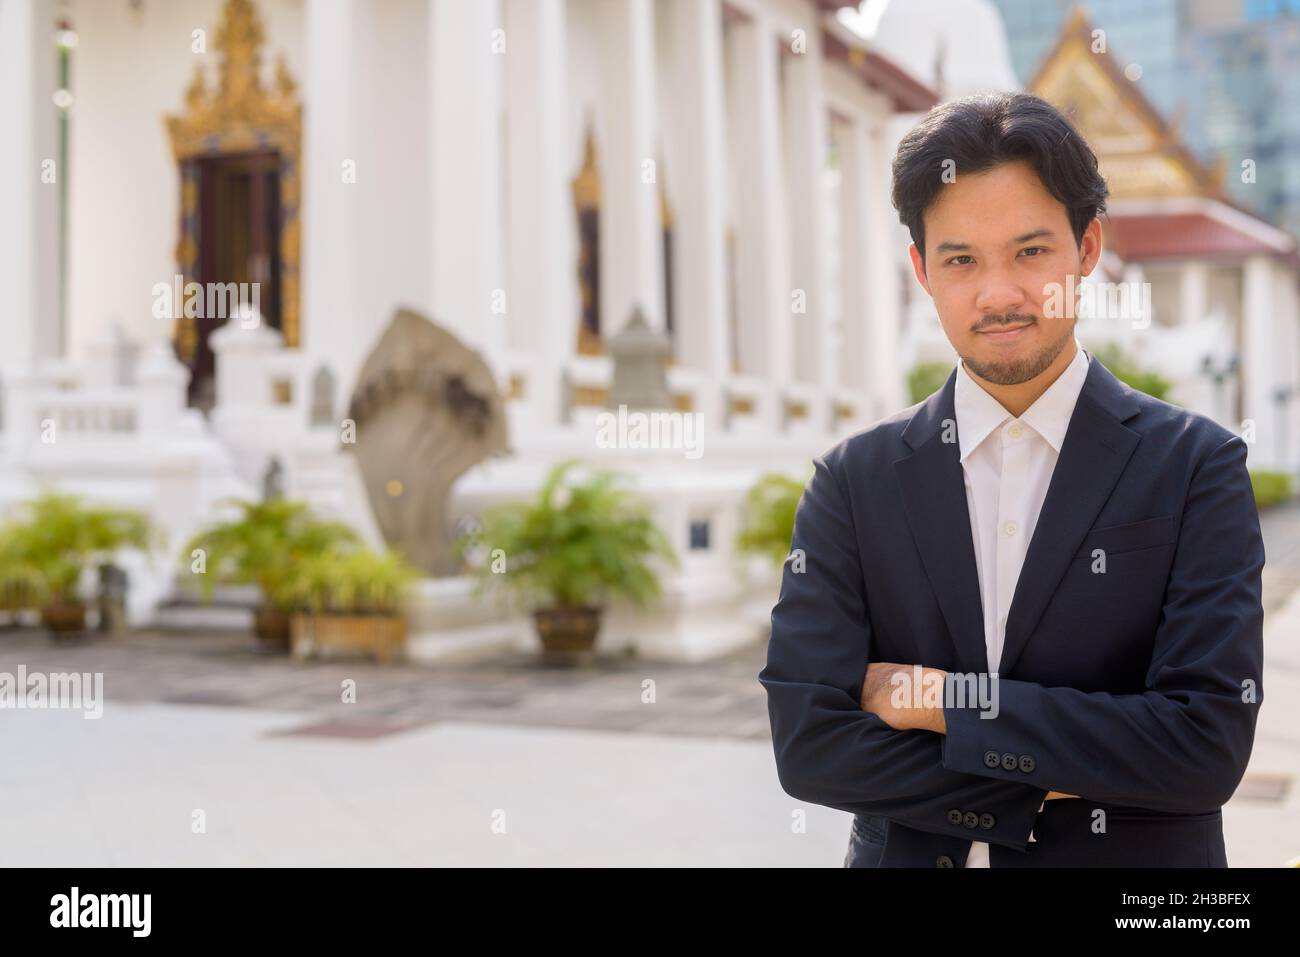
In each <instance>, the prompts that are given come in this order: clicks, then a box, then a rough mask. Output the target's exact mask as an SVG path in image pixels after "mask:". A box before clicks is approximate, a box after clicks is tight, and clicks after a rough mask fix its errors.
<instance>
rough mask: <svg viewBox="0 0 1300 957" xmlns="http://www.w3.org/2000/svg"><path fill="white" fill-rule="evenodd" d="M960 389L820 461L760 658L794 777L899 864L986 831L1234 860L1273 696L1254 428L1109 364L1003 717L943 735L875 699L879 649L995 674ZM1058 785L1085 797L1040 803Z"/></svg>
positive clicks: (1006, 691)
mask: <svg viewBox="0 0 1300 957" xmlns="http://www.w3.org/2000/svg"><path fill="white" fill-rule="evenodd" d="M955 381H956V369H955V367H954V370H953V373H952V374H951V375H949V377H948V381H947V382H946V383H945V384H944V386H943V388H942V389H940V390H939V391H938V392H936V393H935V394H934V395H932V396H930V398H928V399H926V400H925V401H923V402H921V403H918V404H917V405H915V406H912V407H911V408H909V409H906V410H904V411H903V412H900V413H898V414H897V415H894V416H892V417H890V418H887V419H885V420H883V421H881V422H878V423H876V424H874V425H872V426H870V427H868V428H866V429H864V430H862V431H860V432H857V433H856V434H854V435H852V436H850V437H849V438H847V439H845V440H843V441H842V442H840V443H839V444H838V445H836V446H835V447H834V448H832V449H830V450H829V451H828V452H826V453H825V454H823V455H822V456H820V457H819V458H817V459H815V460H814V463H813V464H814V472H813V476H812V478H811V479H810V480H809V481H808V484H807V486H806V488H805V489H804V492H803V495H802V497H801V499H800V502H799V506H798V509H797V511H796V514H795V523H794V537H793V541H792V543H791V545H792V548H791V556H790V557H789V558H788V559H787V560H786V563H785V569H784V572H783V575H782V581H781V592H780V598H779V599H778V601H777V603H776V606H775V607H774V608H773V610H772V634H771V639H770V642H769V646H768V656H767V663H766V665H765V667H764V668H763V670H762V671H761V672H760V674H759V676H758V679H759V681H760V682H761V683H762V685H763V686H764V688H765V689H766V691H767V695H768V713H769V717H770V719H771V726H772V742H773V748H774V751H775V755H776V767H777V772H778V777H779V779H780V782H781V786H782V787H783V788H784V790H785V791H786V792H787V793H788V794H790V795H792V796H793V797H796V798H798V799H800V800H802V801H807V802H809V803H813V804H820V805H824V806H827V807H833V808H836V809H839V810H842V811H848V812H851V813H853V814H854V815H856V818H855V821H854V827H853V831H852V834H853V836H852V840H853V841H854V842H875V843H876V844H878V845H880V844H883V847H879V846H877V847H875V848H872V849H871V850H872V851H873V853H871V854H863V855H858V856H859V857H862V858H868V859H872V860H873V863H874V861H875V860H878V866H881V867H888V866H923V867H935V866H939V867H962V866H964V865H965V863H966V857H967V854H968V852H969V850H970V845H971V841H972V840H980V841H986V842H988V844H989V860H990V864H991V866H993V867H995V868H996V867H1016V866H1021V867H1043V866H1166V867H1167V866H1226V863H1227V862H1226V855H1225V851H1224V845H1223V822H1222V815H1221V812H1220V808H1221V807H1222V805H1223V804H1224V803H1225V802H1227V800H1228V799H1229V798H1230V797H1231V796H1232V793H1233V791H1234V790H1235V789H1236V787H1237V784H1238V783H1239V781H1240V780H1241V777H1242V775H1243V774H1244V772H1245V769H1246V764H1247V760H1248V759H1249V757H1250V751H1251V745H1252V742H1253V739H1254V733H1255V722H1256V718H1257V715H1258V710H1259V707H1260V703H1261V702H1262V700H1263V687H1262V682H1261V669H1262V661H1263V635H1262V630H1263V614H1264V613H1263V607H1262V604H1261V601H1260V572H1261V569H1262V567H1263V564H1264V547H1263V541H1262V539H1261V537H1260V530H1259V517H1258V513H1257V511H1256V507H1255V500H1254V496H1253V494H1252V491H1251V484H1250V478H1249V475H1248V474H1247V471H1246V445H1245V443H1244V441H1243V440H1242V439H1241V438H1240V437H1238V436H1236V435H1234V434H1233V433H1231V432H1229V431H1228V430H1226V429H1224V428H1222V427H1221V426H1219V425H1218V424H1216V423H1215V422H1213V421H1212V420H1210V419H1208V418H1206V417H1204V416H1200V415H1197V414H1194V413H1191V412H1188V411H1186V410H1184V409H1180V408H1177V407H1175V406H1172V405H1169V404H1167V403H1165V402H1161V401H1158V400H1156V399H1154V398H1152V397H1150V396H1147V395H1145V394H1143V393H1140V392H1137V391H1135V390H1133V389H1130V388H1129V387H1128V386H1126V385H1124V384H1123V383H1121V382H1120V381H1119V380H1117V379H1116V378H1115V377H1114V376H1113V375H1112V374H1111V373H1110V372H1109V371H1108V370H1107V369H1106V368H1105V367H1104V366H1103V365H1101V363H1100V362H1098V361H1097V360H1096V359H1095V358H1094V359H1090V362H1089V369H1088V375H1087V379H1086V381H1085V383H1084V386H1083V390H1082V392H1081V393H1080V395H1079V399H1078V402H1077V404H1076V406H1075V410H1074V414H1073V416H1072V418H1071V419H1070V425H1069V428H1068V431H1067V432H1066V436H1065V440H1064V443H1063V445H1062V448H1061V452H1060V457H1059V459H1058V461H1057V464H1056V468H1055V471H1054V472H1053V474H1052V480H1051V484H1050V486H1049V488H1048V491H1047V497H1046V499H1045V500H1044V503H1043V507H1042V511H1041V512H1040V514H1039V518H1038V522H1037V525H1036V527H1035V530H1034V533H1033V538H1032V539H1031V541H1030V544H1029V550H1028V553H1027V555H1026V559H1025V563H1024V567H1023V570H1022V571H1021V574H1020V578H1019V581H1018V582H1017V585H1016V589H1015V593H1014V596H1013V600H1012V605H1011V609H1010V612H1009V615H1008V619H1007V624H1006V637H1005V645H1004V648H1003V652H1002V659H1001V661H1000V667H999V669H998V673H999V679H998V681H997V684H996V693H997V695H998V698H997V703H998V714H997V716H996V717H995V718H992V719H990V718H986V717H981V716H980V711H979V710H978V709H976V708H974V707H956V706H954V703H953V702H951V701H945V705H944V716H945V720H946V722H947V733H946V734H938V733H936V732H932V731H919V730H907V731H896V730H894V729H892V728H890V727H889V726H888V725H887V724H886V723H885V722H884V721H883V720H882V719H881V718H880V717H878V716H877V715H875V714H872V713H870V712H867V711H864V710H862V707H861V705H860V698H861V690H862V684H863V680H864V673H865V670H866V666H867V663H868V662H870V661H894V662H903V663H908V664H918V665H923V666H926V667H934V668H942V669H944V670H946V671H949V672H955V673H963V674H971V673H982V672H987V670H988V662H987V655H986V651H985V643H984V624H983V612H982V609H981V597H980V590H979V580H978V574H977V570H976V562H975V550H974V545H973V544H972V540H971V532H970V520H969V517H968V513H967V508H966V493H965V485H964V479H963V474H962V467H961V463H960V461H959V455H960V453H959V450H958V444H957V441H956V415H955V413H954V408H953V389H954V385H955ZM1098 549H1100V550H1101V551H1097V550H1098ZM1099 557H1100V558H1101V559H1103V560H1102V561H1099V560H1098V559H1099ZM1103 568H1104V571H1101V570H1099V569H1103ZM1049 790H1055V791H1061V792H1063V793H1066V794H1074V795H1078V799H1059V800H1052V801H1048V802H1047V803H1046V806H1045V807H1044V810H1043V813H1042V814H1040V813H1039V806H1040V804H1041V803H1042V801H1043V799H1044V797H1045V796H1046V794H1047V792H1048V791H1049ZM1031 831H1032V832H1033V836H1034V841H1033V842H1030V840H1029V838H1030V834H1031ZM854 856H855V855H854V854H853V853H852V851H851V852H850V859H852V858H853V857H854Z"/></svg>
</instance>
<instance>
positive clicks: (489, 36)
mask: <svg viewBox="0 0 1300 957" xmlns="http://www.w3.org/2000/svg"><path fill="white" fill-rule="evenodd" d="M502 26H503V25H502V21H501V12H500V6H499V4H498V3H497V2H496V0H429V31H430V36H429V58H428V68H429V83H430V84H431V86H430V90H429V102H430V109H431V113H430V117H429V125H430V129H429V162H430V164H431V166H432V169H431V176H430V183H431V184H432V189H431V194H432V203H431V205H432V209H431V210H430V215H431V222H432V230H431V235H432V239H433V242H432V257H433V262H432V264H431V269H430V271H429V273H430V297H429V298H430V302H431V303H432V308H433V319H434V321H435V322H438V323H440V324H442V325H444V326H446V327H447V328H449V329H450V330H451V331H452V332H453V333H455V335H456V336H457V337H458V338H459V339H460V340H461V341H462V342H464V343H465V344H466V345H469V346H470V347H472V348H474V349H477V350H478V351H479V352H480V354H481V355H482V356H483V358H484V360H485V361H486V362H487V363H488V365H489V366H490V367H491V368H492V370H493V372H494V373H495V374H496V375H497V377H498V379H499V378H500V376H501V373H502V367H503V360H504V353H505V340H506V336H505V322H506V320H505V313H503V312H500V311H496V307H497V304H499V303H500V301H501V297H502V296H503V295H504V297H505V308H506V310H507V312H508V311H509V309H510V308H511V306H512V305H516V306H517V305H519V304H518V303H517V302H515V301H514V300H513V299H512V298H511V297H510V296H509V295H507V294H506V293H507V290H506V277H505V271H504V264H503V255H502V234H503V230H502V221H501V219H502V217H501V214H502V200H501V187H502V177H501V168H502V165H501V164H502V157H501V131H502V113H501V109H502V101H501V85H502V73H503V62H504V56H503V55H502V53H499V52H497V50H499V49H500V46H499V45H500V43H501V41H502V39H503V36H502V35H501V34H498V33H495V32H494V31H497V30H499V29H501V28H502ZM504 42H505V44H506V46H505V51H506V53H507V54H508V52H509V49H510V47H509V44H510V43H511V42H519V43H527V42H528V40H527V39H526V38H525V37H523V36H519V37H504Z"/></svg>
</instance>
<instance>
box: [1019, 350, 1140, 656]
mask: <svg viewBox="0 0 1300 957" xmlns="http://www.w3.org/2000/svg"><path fill="white" fill-rule="evenodd" d="M1137 412H1138V403H1137V400H1136V399H1135V398H1134V396H1133V394H1132V393H1131V391H1130V390H1129V389H1128V387H1127V386H1125V385H1124V384H1123V383H1121V382H1120V381H1119V380H1118V379H1116V378H1115V377H1114V376H1113V375H1112V374H1111V373H1110V371H1109V370H1108V369H1107V368H1106V367H1105V366H1103V365H1102V364H1101V363H1100V362H1098V361H1096V359H1093V360H1092V361H1091V362H1090V363H1089V367H1088V377H1087V378H1086V379H1085V380H1084V383H1083V389H1082V391H1081V392H1080V393H1079V400H1078V402H1077V403H1076V404H1075V407H1074V414H1073V415H1072V416H1071V418H1070V426H1069V428H1068V429H1067V430H1066V433H1065V439H1064V441H1063V442H1062V443H1061V454H1060V456H1059V458H1058V459H1057V462H1056V468H1055V469H1054V470H1053V472H1052V480H1051V482H1050V484H1049V485H1048V488H1047V496H1046V498H1045V499H1044V500H1043V507H1042V510H1041V511H1040V512H1039V514H1038V522H1037V524H1036V525H1035V527H1034V536H1033V538H1032V539H1030V542H1029V550H1028V552H1027V553H1026V555H1025V563H1024V567H1023V568H1022V569H1021V571H1020V578H1019V579H1018V580H1017V582H1016V590H1015V594H1014V595H1013V597H1012V600H1011V609H1010V611H1009V612H1008V614H1007V627H1006V634H1005V637H1004V640H1003V645H1002V660H1001V661H1000V662H999V665H998V673H999V674H1001V675H1007V674H1008V673H1009V672H1010V671H1011V670H1012V669H1013V668H1014V667H1015V665H1016V661H1017V660H1018V659H1019V658H1020V654H1021V652H1023V651H1024V649H1025V645H1026V644H1027V643H1028V642H1029V639H1030V637H1031V636H1032V634H1033V629H1034V626H1036V625H1037V624H1038V620H1039V619H1040V618H1041V617H1042V615H1043V612H1044V611H1045V610H1046V608H1047V603H1048V601H1049V600H1050V599H1051V597H1052V595H1053V594H1054V593H1055V591H1056V587H1057V585H1058V584H1059V583H1060V581H1061V579H1062V578H1063V577H1064V576H1065V572H1066V570H1067V569H1068V568H1069V567H1070V562H1071V561H1072V560H1073V558H1074V555H1075V553H1076V552H1077V551H1078V549H1079V546H1080V545H1082V544H1083V539H1084V536H1086V535H1087V534H1088V531H1089V530H1090V529H1091V528H1092V525H1093V522H1095V521H1096V519H1097V515H1098V513H1099V512H1100V511H1101V509H1102V506H1103V505H1105V504H1106V500H1107V499H1109V498H1110V495H1111V492H1112V491H1113V490H1114V488H1115V484H1116V483H1117V482H1118V481H1119V477H1120V475H1121V474H1123V472H1124V467H1125V466H1126V465H1127V464H1128V461H1129V459H1130V458H1131V457H1132V455H1133V450H1134V449H1135V448H1137V444H1138V442H1139V441H1140V439H1141V436H1139V435H1138V433H1136V432H1134V431H1133V430H1132V429H1130V428H1128V427H1127V426H1125V425H1124V424H1123V423H1124V422H1125V421H1126V420H1127V419H1130V418H1132V417H1133V416H1134V415H1136V414H1137Z"/></svg>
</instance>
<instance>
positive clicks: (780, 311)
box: [729, 16, 791, 388]
mask: <svg viewBox="0 0 1300 957" xmlns="http://www.w3.org/2000/svg"><path fill="white" fill-rule="evenodd" d="M729 41H730V43H729V48H730V49H729V53H730V62H731V65H732V70H733V75H732V77H731V82H730V83H729V88H730V91H731V94H732V102H731V105H730V110H729V112H730V113H731V116H732V124H733V127H732V143H733V144H734V146H735V149H734V152H733V155H732V162H731V168H732V181H733V184H734V189H733V192H732V196H733V200H734V214H735V228H736V242H737V249H736V287H737V298H738V299H739V303H738V306H739V314H740V343H739V352H740V368H741V371H742V372H743V373H745V374H748V375H754V376H760V377H762V378H764V379H766V380H767V381H768V382H769V383H771V384H772V385H773V386H775V387H778V388H779V387H780V386H782V385H784V384H785V383H787V382H789V381H790V372H791V361H790V358H791V357H790V327H791V322H790V280H789V259H788V257H787V255H786V249H787V245H786V244H787V241H788V238H789V237H788V234H787V231H786V224H785V218H786V217H785V199H784V195H785V185H784V184H785V173H784V170H783V168H782V157H781V128H780V100H779V85H780V84H779V60H778V57H779V55H780V50H779V48H778V46H777V40H776V37H775V35H774V34H773V32H772V26H771V24H770V22H769V21H768V20H767V19H766V18H764V17H761V16H760V17H758V18H756V19H753V20H749V21H746V22H743V23H737V24H735V25H734V26H733V27H732V28H731V30H730V33H729Z"/></svg>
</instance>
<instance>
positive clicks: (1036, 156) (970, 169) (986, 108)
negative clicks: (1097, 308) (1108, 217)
mask: <svg viewBox="0 0 1300 957" xmlns="http://www.w3.org/2000/svg"><path fill="white" fill-rule="evenodd" d="M1016 160H1029V162H1030V163H1031V164H1032V165H1033V167H1034V169H1035V171H1036V172H1037V173H1038V178H1039V179H1040V180H1042V182H1043V185H1044V186H1045V187H1046V188H1047V191H1048V192H1050V193H1051V194H1052V195H1053V196H1055V197H1056V198H1057V199H1059V200H1060V201H1061V202H1062V203H1063V204H1064V206H1065V208H1066V211H1067V213H1068V214H1069V218H1070V228H1071V230H1073V232H1074V241H1075V242H1076V243H1080V242H1082V241H1083V233H1084V230H1086V229H1087V228H1088V224H1089V223H1090V222H1092V221H1093V219H1095V218H1096V217H1097V216H1098V215H1100V214H1101V213H1103V212H1105V210H1106V197H1107V195H1108V193H1109V191H1108V190H1107V188H1106V180H1105V179H1103V178H1102V175H1101V173H1100V172H1099V171H1098V169H1097V156H1096V154H1095V153H1093V151H1092V149H1091V148H1090V147H1089V146H1088V144H1087V143H1086V142H1085V141H1084V139H1083V137H1082V136H1080V135H1079V132H1078V130H1076V129H1075V128H1074V126H1073V125H1072V124H1071V123H1070V121H1069V120H1068V119H1066V118H1065V116H1064V115H1062V113H1061V112H1060V111H1059V110H1057V109H1056V107H1054V106H1052V104H1050V103H1048V102H1047V101H1046V100H1044V99H1042V98H1041V97H1037V96H1034V95H1033V94H1032V93H979V94H976V95H974V96H967V97H962V98H961V99H958V100H952V101H950V102H948V103H944V104H942V105H941V106H936V107H935V108H934V109H932V110H931V111H930V112H929V113H927V114H926V115H925V117H924V119H922V120H921V122H920V123H918V124H917V125H916V126H915V127H913V128H912V130H910V131H909V132H908V134H907V135H906V136H904V137H903V139H902V142H900V143H899V144H898V153H897V154H896V155H895V156H894V165H893V172H894V186H893V201H894V208H895V209H897V210H898V218H899V219H900V220H901V221H902V223H903V225H904V226H906V227H907V229H908V231H909V232H910V233H911V234H912V242H914V243H916V248H917V249H918V250H919V251H920V253H921V261H922V263H924V262H925V224H924V222H923V221H922V219H921V214H922V213H924V212H925V211H926V210H927V209H929V208H930V206H931V205H932V204H933V203H934V201H935V200H936V199H938V197H939V191H940V190H941V189H943V187H944V184H945V183H946V182H950V181H951V175H950V176H948V177H945V176H944V173H945V172H950V173H952V174H961V173H967V174H969V173H982V172H985V171H986V170H990V169H993V168H994V167H996V166H1001V165H1002V164H1003V163H1008V162H1013V161H1016ZM949 161H951V162H949Z"/></svg>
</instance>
